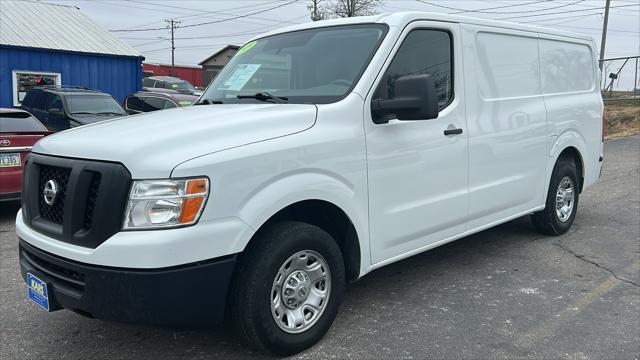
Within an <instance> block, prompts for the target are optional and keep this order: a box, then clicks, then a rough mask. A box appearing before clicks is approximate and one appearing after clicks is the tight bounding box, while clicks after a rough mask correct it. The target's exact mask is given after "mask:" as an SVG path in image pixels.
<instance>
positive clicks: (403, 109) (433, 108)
mask: <svg viewBox="0 0 640 360" xmlns="http://www.w3.org/2000/svg"><path fill="white" fill-rule="evenodd" d="M395 93H396V96H395V98H393V99H386V100H383V99H374V100H373V101H372V102H371V112H372V113H373V114H374V119H373V121H374V122H375V123H376V124H384V123H388V122H389V120H388V119H386V118H385V115H389V114H394V115H395V116H396V117H397V118H398V120H429V119H436V118H438V96H437V95H436V84H435V82H434V81H433V78H432V77H431V75H428V74H422V75H407V76H403V77H400V78H398V80H396V84H395Z"/></svg>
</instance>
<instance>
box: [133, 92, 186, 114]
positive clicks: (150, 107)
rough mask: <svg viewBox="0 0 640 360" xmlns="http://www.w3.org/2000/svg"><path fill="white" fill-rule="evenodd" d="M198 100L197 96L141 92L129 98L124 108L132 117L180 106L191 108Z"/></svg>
mask: <svg viewBox="0 0 640 360" xmlns="http://www.w3.org/2000/svg"><path fill="white" fill-rule="evenodd" d="M196 100H198V97H197V96H195V95H186V94H180V93H177V94H167V93H161V92H152V91H141V92H137V93H135V94H131V95H129V96H127V97H126V98H125V99H124V103H123V104H122V105H123V106H124V109H125V111H126V112H127V113H128V114H130V115H132V114H139V113H143V112H150V111H156V110H163V109H172V108H176V107H179V106H189V105H191V104H193V103H194V102H195V101H196Z"/></svg>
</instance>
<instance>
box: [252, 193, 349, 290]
mask: <svg viewBox="0 0 640 360" xmlns="http://www.w3.org/2000/svg"><path fill="white" fill-rule="evenodd" d="M285 221H299V222H304V223H307V224H311V225H315V226H317V227H319V228H320V229H322V230H324V231H326V232H327V233H329V235H331V237H333V239H335V241H336V243H337V244H338V247H339V248H340V251H341V252H342V256H343V258H344V266H345V276H346V281H353V280H355V279H357V278H358V277H359V276H360V264H361V251H360V242H359V238H358V234H357V231H356V229H355V227H354V225H353V222H352V221H351V219H350V218H349V217H348V216H347V214H346V213H345V212H344V211H343V210H342V209H341V208H340V207H338V206H337V205H335V204H333V203H331V202H328V201H324V200H303V201H299V202H296V203H293V204H290V205H288V206H287V207H285V208H283V209H281V210H280V211H278V212H277V213H275V214H274V215H272V216H271V217H270V218H269V219H268V220H267V221H265V222H264V223H263V224H262V225H261V226H260V227H259V228H258V230H257V231H256V233H255V234H254V235H253V237H252V238H251V240H250V241H249V243H248V244H247V246H246V247H249V244H251V243H252V242H253V241H258V240H257V239H259V236H256V235H257V234H259V233H260V232H261V231H262V230H264V229H266V228H268V227H270V226H271V225H273V224H275V223H280V222H285ZM246 247H245V248H246Z"/></svg>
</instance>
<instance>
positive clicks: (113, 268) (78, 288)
mask: <svg viewBox="0 0 640 360" xmlns="http://www.w3.org/2000/svg"><path fill="white" fill-rule="evenodd" d="M345 49H348V51H345ZM327 54H331V56H327ZM596 59H597V57H596V45H595V43H594V41H593V39H592V38H591V37H589V36H584V35H580V34H568V33H566V32H563V31H555V30H549V29H544V28H540V27H535V26H530V25H523V24H511V23H506V22H498V21H492V20H487V19H473V18H469V17H464V16H455V15H446V14H433V13H417V12H411V13H397V14H385V15H376V16H371V17H356V18H348V19H339V20H336V19H334V20H329V21H318V22H311V23H305V24H298V25H295V26H293V27H290V28H286V29H283V30H281V31H274V32H270V33H269V34H268V35H266V36H261V37H258V38H256V39H255V40H252V41H250V42H249V43H247V44H245V45H244V46H243V47H242V48H240V49H239V50H238V52H237V53H236V55H235V56H234V57H233V58H232V59H231V60H230V61H229V63H228V64H227V65H226V66H225V68H224V69H223V70H222V71H221V72H220V74H219V75H218V76H217V77H216V78H215V79H214V80H213V81H212V83H211V84H210V85H209V86H208V87H207V90H206V91H205V93H204V94H203V95H202V96H201V97H200V99H199V100H198V102H197V103H196V104H194V105H193V106H188V107H183V108H176V109H170V110H165V111H158V112H155V113H149V114H140V115H138V116H137V118H136V121H124V120H115V121H109V122H105V123H102V124H97V125H96V126H88V127H84V128H80V129H76V130H74V131H70V132H66V133H62V134H59V135H56V136H55V137H52V138H45V139H43V140H42V141H40V142H38V143H37V144H36V147H35V149H34V152H37V154H32V157H31V158H30V161H29V162H28V164H27V167H26V175H25V179H27V181H26V182H25V184H24V193H25V194H27V195H26V196H25V198H24V199H23V208H22V210H21V211H22V212H21V213H19V214H18V216H17V218H16V231H17V234H18V236H19V237H20V239H21V240H20V258H21V262H20V264H21V269H22V275H23V277H24V279H25V281H27V284H28V289H29V292H30V294H31V295H30V296H31V298H32V299H33V300H34V301H35V302H36V303H38V304H40V305H41V306H42V307H44V308H45V309H48V310H56V309H60V308H67V309H72V310H73V311H76V312H79V313H81V314H85V315H88V316H91V317H94V318H99V319H108V320H123V321H127V322H139V323H152V324H164V325H185V324H192V323H194V322H195V323H200V324H205V325H207V326H212V325H213V324H219V323H220V322H221V321H222V320H223V319H224V318H225V315H226V316H227V317H228V318H229V319H231V320H232V323H233V324H235V325H236V326H237V328H238V330H239V333H240V334H241V335H242V336H244V337H245V338H246V339H247V340H248V342H249V343H250V344H253V346H254V347H256V348H258V349H262V350H267V351H271V352H274V353H277V354H281V355H289V354H293V353H296V352H298V351H301V350H303V349H305V348H308V347H310V346H312V345H313V344H315V343H316V342H317V341H318V340H319V339H320V338H321V337H322V336H323V335H324V334H325V333H326V332H327V330H328V329H329V328H330V327H331V324H332V322H333V321H334V319H335V317H336V315H337V313H338V309H339V306H340V303H341V301H342V299H343V297H344V296H345V286H347V284H348V283H349V282H350V281H352V280H355V279H358V278H360V277H362V276H364V275H365V274H367V273H369V272H371V271H372V270H374V269H377V268H380V267H382V266H385V265H387V264H391V263H393V262H396V261H399V260H401V259H404V258H407V257H409V256H412V255H415V254H418V253H420V252H423V251H426V250H429V249H432V248H434V247H437V246H440V245H443V244H446V243H448V242H450V241H453V240H456V239H459V238H462V237H464V236H467V235H469V234H473V233H476V232H479V231H482V230H484V229H487V228H490V227H492V226H495V225H498V224H501V223H504V222H507V221H510V220H512V219H515V218H518V217H521V216H525V215H526V216H528V215H530V214H533V216H532V219H533V224H534V225H535V227H536V228H537V229H538V230H539V231H540V232H541V233H544V234H548V235H560V234H563V233H565V232H566V231H568V230H569V228H570V227H571V225H572V223H573V221H574V219H575V216H576V213H577V211H578V200H579V197H580V196H581V193H582V192H583V191H584V190H585V189H587V188H588V187H589V186H591V185H592V184H594V183H595V182H596V181H597V180H598V177H599V174H600V170H601V167H602V160H603V158H602V156H603V153H602V151H603V139H602V137H601V134H602V128H603V123H602V121H603V120H602V114H603V103H602V97H601V94H600V91H599V86H598V78H599V76H598V74H599V70H598V63H597V60H596ZM36 174H40V178H41V179H42V181H40V182H39V181H38V180H37V179H38V177H37V176H36ZM46 184H50V185H46ZM51 189H59V190H58V191H55V190H51ZM40 199H44V200H43V201H44V202H45V203H42V202H41V200H40ZM67 204H73V206H68V205H67ZM457 266H464V264H457ZM409 280H411V281H414V280H415V279H409ZM132 289H133V290H132ZM403 291H412V285H411V284H410V282H408V283H407V284H406V286H405V289H404V290H403ZM47 294H49V295H50V296H47ZM401 295H402V294H399V298H398V301H403V298H402V296H401ZM371 301H375V299H372V300H371ZM420 305H421V304H416V306H420ZM427 310H428V309H420V310H419V312H420V313H421V314H422V312H423V311H427ZM387 320H388V321H394V319H391V318H390V319H387Z"/></svg>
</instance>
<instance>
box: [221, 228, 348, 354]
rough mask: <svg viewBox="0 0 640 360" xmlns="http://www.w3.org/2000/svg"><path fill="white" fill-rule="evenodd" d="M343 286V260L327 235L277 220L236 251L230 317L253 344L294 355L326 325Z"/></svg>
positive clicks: (327, 328) (327, 325)
mask: <svg viewBox="0 0 640 360" xmlns="http://www.w3.org/2000/svg"><path fill="white" fill-rule="evenodd" d="M344 287H345V270H344V262H343V259H342V254H341V252H340V248H339V247H338V245H337V244H336V242H335V241H334V239H333V238H332V237H331V235H329V234H328V233H327V232H325V231H324V230H322V229H320V228H318V227H316V226H313V225H310V224H306V223H301V222H293V221H287V222H281V223H276V224H273V225H271V226H269V227H268V228H266V229H263V230H261V231H260V232H259V233H258V234H257V238H255V239H253V240H252V241H251V243H250V244H249V246H248V247H247V249H246V250H245V252H244V253H243V254H241V255H240V256H239V259H238V267H237V269H236V276H235V278H234V282H233V286H232V290H231V294H230V296H231V297H230V303H229V306H230V309H229V310H230V312H231V320H232V321H233V323H234V325H235V326H236V327H237V329H238V330H239V333H240V335H241V336H243V337H244V338H245V339H246V340H247V341H248V342H249V343H250V345H252V346H253V347H255V348H257V349H260V350H267V351H270V352H273V353H276V354H279V355H291V354H295V353H297V352H300V351H302V350H304V349H306V348H308V347H310V346H312V345H313V344H315V343H316V342H318V340H320V339H321V338H322V336H324V334H325V333H326V332H327V330H329V328H330V327H331V324H332V323H333V320H334V319H335V317H336V315H337V312H338V307H339V306H340V303H341V301H342V297H343V294H344Z"/></svg>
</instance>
